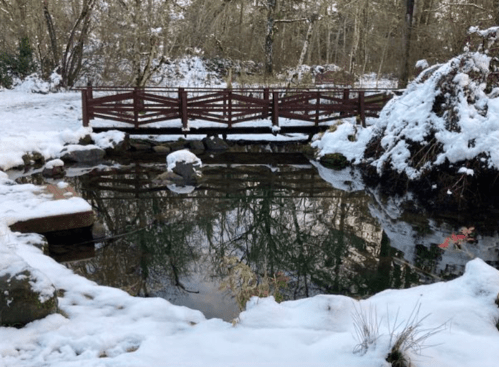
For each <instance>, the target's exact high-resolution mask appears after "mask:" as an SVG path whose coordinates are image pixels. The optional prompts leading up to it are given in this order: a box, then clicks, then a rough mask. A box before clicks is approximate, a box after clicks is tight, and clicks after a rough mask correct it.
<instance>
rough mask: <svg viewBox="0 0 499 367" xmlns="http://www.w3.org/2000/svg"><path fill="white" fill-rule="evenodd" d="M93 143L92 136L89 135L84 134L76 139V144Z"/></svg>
mask: <svg viewBox="0 0 499 367" xmlns="http://www.w3.org/2000/svg"><path fill="white" fill-rule="evenodd" d="M91 144H94V141H93V140H92V137H91V136H90V135H85V136H84V137H82V138H80V140H79V141H78V145H91Z"/></svg>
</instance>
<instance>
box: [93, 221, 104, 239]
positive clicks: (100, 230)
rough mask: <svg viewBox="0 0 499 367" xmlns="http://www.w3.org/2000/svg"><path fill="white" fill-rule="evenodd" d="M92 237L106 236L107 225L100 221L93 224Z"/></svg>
mask: <svg viewBox="0 0 499 367" xmlns="http://www.w3.org/2000/svg"><path fill="white" fill-rule="evenodd" d="M92 237H93V239H94V240H95V239H100V238H104V237H106V227H105V226H104V224H102V223H100V222H94V224H92Z"/></svg>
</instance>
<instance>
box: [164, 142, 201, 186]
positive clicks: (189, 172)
mask: <svg viewBox="0 0 499 367" xmlns="http://www.w3.org/2000/svg"><path fill="white" fill-rule="evenodd" d="M201 166H202V162H201V160H200V159H199V158H198V157H197V156H196V155H195V154H193V153H192V152H190V151H189V150H187V149H185V150H179V151H176V152H173V153H170V154H168V156H167V157H166V167H167V170H168V172H173V173H174V174H176V175H178V176H180V177H182V182H174V183H176V184H179V185H184V186H187V185H196V184H197V182H198V179H199V178H200V177H201V173H200V172H199V171H197V170H196V168H198V167H201Z"/></svg>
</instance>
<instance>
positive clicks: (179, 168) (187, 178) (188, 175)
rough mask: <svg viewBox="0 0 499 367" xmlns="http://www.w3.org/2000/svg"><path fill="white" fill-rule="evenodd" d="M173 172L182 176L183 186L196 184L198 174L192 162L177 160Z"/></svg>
mask: <svg viewBox="0 0 499 367" xmlns="http://www.w3.org/2000/svg"><path fill="white" fill-rule="evenodd" d="M173 173H175V174H177V175H179V176H180V177H182V179H183V182H182V184H183V185H184V186H187V185H196V184H197V182H198V178H199V176H200V174H199V173H198V171H197V170H196V169H195V168H194V164H193V163H185V162H177V164H176V165H175V167H173Z"/></svg>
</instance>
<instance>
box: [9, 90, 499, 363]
mask: <svg viewBox="0 0 499 367" xmlns="http://www.w3.org/2000/svg"><path fill="white" fill-rule="evenodd" d="M80 103H81V102H80V95H79V94H78V93H72V92H69V93H60V94H48V95H40V94H33V93H28V92H26V91H23V90H14V91H5V90H4V91H0V169H1V170H3V171H5V170H7V169H9V168H11V167H14V166H16V165H18V164H20V163H22V156H23V155H24V154H25V153H30V152H39V153H41V154H42V155H44V156H45V158H46V159H49V158H58V156H59V153H60V152H61V150H62V149H63V147H64V145H65V144H68V143H69V144H74V143H76V142H77V141H78V139H79V138H81V137H82V136H83V135H85V134H86V133H87V132H89V130H86V129H83V128H81V121H79V118H80V116H81V107H80ZM342 126H343V125H342ZM343 129H345V131H343ZM346 129H349V127H348V123H345V124H344V127H341V126H340V128H338V129H337V132H338V134H344V135H345V136H348V134H349V131H346ZM362 134H363V133H362V132H361V133H360V134H359V135H358V136H360V137H362ZM94 138H95V140H96V141H98V142H100V143H99V144H100V145H102V146H106V144H109V141H110V139H111V138H112V137H111V136H104V135H99V136H94ZM362 139H363V138H362ZM362 139H361V138H359V139H358V140H357V141H358V142H359V144H360V142H361V141H363V140H362ZM320 144H322V148H323V149H326V148H327V149H330V150H334V147H332V146H328V144H327V140H325V139H323V140H322V142H321V143H320ZM331 144H332V143H331ZM356 149H357V148H355V147H354V148H352V153H351V154H352V157H354V156H355V154H356V153H355V152H356ZM12 185H13V182H12V181H10V180H8V179H7V177H6V174H4V173H1V172H0V187H1V188H2V190H1V191H0V199H1V200H14V201H15V200H18V204H19V206H18V207H17V208H16V209H17V210H21V211H22V210H23V209H22V206H23V205H24V204H25V201H26V198H25V196H22V195H21V196H19V198H18V199H16V198H15V196H11V194H12V192H14V191H16V190H14V191H12V189H9V188H12ZM14 186H16V189H17V190H18V191H26V192H29V191H30V190H32V189H33V190H34V188H33V187H31V186H29V185H28V186H25V185H14ZM12 195H13V194H12ZM1 202H2V201H0V203H1ZM9 205H13V204H12V203H11V204H9ZM11 208H12V206H10V207H9V206H4V205H3V204H2V205H0V253H1V256H0V273H4V272H5V271H6V269H9V266H11V264H10V262H9V261H8V259H11V258H12V256H14V255H17V256H19V257H20V258H21V259H23V260H24V261H26V262H27V263H28V264H29V265H31V266H32V267H33V268H35V269H37V270H38V271H40V272H42V273H44V274H45V275H46V277H47V278H48V279H49V280H50V281H51V282H52V283H53V285H54V286H55V288H56V289H58V290H59V308H60V310H61V313H60V314H54V315H51V316H48V317H46V318H45V319H42V320H38V321H35V322H32V323H30V324H28V325H27V326H25V327H24V328H21V329H15V328H10V327H0V367H4V366H12V367H14V366H37V367H38V366H50V367H53V366H54V367H55V366H64V367H66V366H68V367H69V366H71V367H79V366H82V367H83V366H85V367H86V366H120V367H121V366H133V367H140V366H172V367H173V366H175V367H177V366H213V367H215V366H216V367H220V366H222V367H223V366H227V367H229V366H234V367H236V366H241V367H243V366H244V367H246V366H285V367H288V366H289V367H292V366H307V367H315V366H328V367H330V366H352V367H355V366H359V367H360V366H362V367H366V366H374V367H378V366H389V363H388V362H386V361H385V358H386V356H387V354H388V353H389V352H390V349H391V346H393V345H394V343H396V340H397V336H398V334H399V333H401V332H402V331H403V329H404V327H411V326H414V325H415V324H417V323H418V322H419V321H420V322H421V325H420V326H421V329H420V330H417V329H416V331H415V332H416V334H415V335H414V338H418V337H421V336H423V335H424V334H425V333H427V332H432V331H435V334H434V335H432V336H430V337H429V338H428V339H427V340H421V341H420V342H418V343H416V344H414V345H412V346H413V348H410V346H409V345H406V347H407V350H406V351H405V352H406V356H407V358H410V360H411V362H412V363H413V365H414V366H418V367H421V366H439V367H446V366H449V367H450V366H452V367H455V366H463V367H467V366H482V367H483V366H484V367H489V366H490V367H493V366H497V365H498V363H499V362H498V361H499V349H498V348H497V345H498V343H499V331H498V330H497V328H496V321H497V320H498V319H499V308H498V307H497V305H496V304H495V303H494V301H495V300H496V297H497V295H498V293H499V272H498V271H497V270H496V269H494V268H492V267H490V266H488V265H487V264H485V263H484V262H483V261H482V260H480V259H475V260H473V261H471V262H469V263H468V264H467V267H466V272H465V274H464V275H463V276H462V277H460V278H458V279H455V280H453V281H449V282H441V283H436V284H432V285H426V286H419V287H415V288H412V289H406V290H386V291H384V292H381V293H379V294H377V295H375V296H373V297H371V298H369V299H367V300H362V301H358V300H354V299H350V298H347V297H344V296H334V295H328V296H326V295H323V296H316V297H313V298H308V299H303V300H298V301H287V302H283V303H281V304H277V303H276V302H275V301H274V300H273V299H272V298H266V299H258V298H252V299H251V300H250V302H249V303H248V304H247V307H246V311H244V312H242V313H241V314H240V316H239V318H238V320H237V322H235V323H234V324H231V323H228V322H225V321H223V320H220V319H209V320H207V319H206V318H205V317H204V316H203V315H202V314H201V313H200V312H199V311H196V310H191V309H188V308H186V307H181V306H174V305H172V304H170V303H169V302H168V301H166V300H163V299H159V298H135V297H132V296H130V295H128V294H127V293H125V292H123V291H121V290H118V289H113V288H109V287H104V286H98V285H97V284H95V283H93V282H91V281H89V280H87V279H85V278H82V277H80V276H77V275H75V274H74V273H72V272H71V271H70V270H68V269H67V268H66V267H64V266H63V265H61V264H58V263H57V262H55V261H54V260H52V259H51V258H49V257H47V256H45V255H43V254H42V252H41V251H40V250H39V249H38V248H36V247H34V246H33V245H32V244H33V243H34V242H37V241H39V240H40V239H39V236H37V235H28V236H27V235H20V234H18V233H13V232H11V231H10V230H9V228H8V227H7V225H8V224H10V223H9V222H8V220H9V219H8V218H10V217H9V216H10V215H11V212H10V210H11ZM20 208H21V209H20ZM25 210H26V211H28V210H29V208H26V209H25ZM4 255H5V256H4ZM7 255H9V256H7ZM359 317H360V318H361V319H362V318H363V319H366V320H367V323H368V324H370V325H371V336H370V337H367V336H366V338H365V339H363V338H362V337H359V336H358V334H356V329H355V325H356V324H355V321H354V320H355V319H359ZM411 320H412V323H411ZM361 324H362V322H361V323H360V324H359V323H357V326H360V327H362V325H361ZM376 325H378V326H377V327H376ZM418 332H419V334H418ZM354 352H356V353H354Z"/></svg>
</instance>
